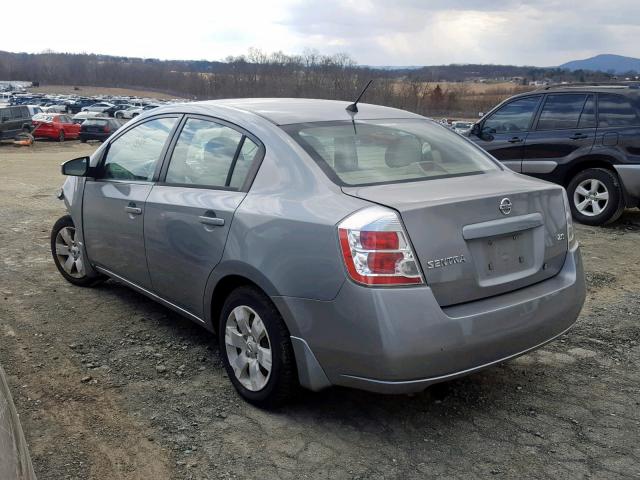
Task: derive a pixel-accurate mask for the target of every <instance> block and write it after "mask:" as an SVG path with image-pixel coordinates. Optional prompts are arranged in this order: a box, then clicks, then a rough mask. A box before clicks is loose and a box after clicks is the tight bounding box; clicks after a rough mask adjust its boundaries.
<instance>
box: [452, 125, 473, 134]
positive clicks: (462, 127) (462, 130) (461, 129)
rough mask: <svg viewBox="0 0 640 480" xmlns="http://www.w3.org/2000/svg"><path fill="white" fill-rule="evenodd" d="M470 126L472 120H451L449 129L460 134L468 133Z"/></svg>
mask: <svg viewBox="0 0 640 480" xmlns="http://www.w3.org/2000/svg"><path fill="white" fill-rule="evenodd" d="M472 127H473V123H472V122H453V123H452V124H451V129H452V130H453V131H454V132H456V133H459V134H460V135H469V133H470V132H471V128H472Z"/></svg>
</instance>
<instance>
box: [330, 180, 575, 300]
mask: <svg viewBox="0 0 640 480" xmlns="http://www.w3.org/2000/svg"><path fill="white" fill-rule="evenodd" d="M342 189H343V191H344V193H346V194H347V195H351V196H354V197H358V198H361V199H365V200H368V201H371V202H374V203H377V204H380V205H384V206H387V207H391V208H393V209H395V210H397V211H398V212H399V213H400V216H401V218H402V221H403V223H404V225H405V228H406V229H407V233H408V234H409V238H410V240H411V242H412V244H413V247H414V250H415V254H416V256H417V257H418V259H419V261H420V264H421V267H422V270H423V272H424V274H425V277H426V281H427V284H428V285H429V286H430V287H431V289H432V291H433V293H434V295H435V297H436V299H437V300H438V302H439V303H440V305H442V306H450V305H455V304H459V303H464V302H469V301H473V300H477V299H480V298H485V297H490V296H493V295H499V294H502V293H506V292H509V291H512V290H516V289H518V288H522V287H525V286H527V285H531V284H533V283H536V282H540V281H542V280H545V279H547V278H550V277H552V276H554V275H556V274H557V273H558V272H559V271H560V269H561V268H562V265H563V264H564V258H565V255H566V251H567V240H566V234H567V232H566V228H567V227H566V216H565V207H564V200H563V193H562V188H561V187H559V186H557V185H553V184H550V183H544V182H541V181H539V180H535V179H531V178H527V177H524V176H521V175H515V174H513V173H510V172H500V171H497V172H488V173H484V174H479V175H468V176H462V177H456V178H447V179H432V180H428V181H421V182H406V183H394V184H386V185H373V186H362V187H342ZM501 204H502V206H503V208H502V209H501V208H500V206H501ZM509 204H510V208H508V205H509ZM507 210H508V211H507Z"/></svg>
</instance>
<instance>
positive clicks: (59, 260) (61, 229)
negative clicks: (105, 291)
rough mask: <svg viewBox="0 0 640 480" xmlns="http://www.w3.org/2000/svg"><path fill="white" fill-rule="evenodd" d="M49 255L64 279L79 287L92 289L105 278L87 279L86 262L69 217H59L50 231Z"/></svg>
mask: <svg viewBox="0 0 640 480" xmlns="http://www.w3.org/2000/svg"><path fill="white" fill-rule="evenodd" d="M51 254H52V255H53V261H54V263H55V264H56V267H57V268H58V271H59V272H60V273H61V274H62V276H63V277H64V279H65V280H66V281H68V282H70V283H73V284H74V285H78V286H81V287H93V286H95V285H97V284H98V283H101V282H103V281H104V280H106V277H104V276H102V275H100V276H98V277H89V276H87V274H86V268H85V265H86V260H85V258H84V256H83V254H82V249H81V248H80V246H79V245H78V243H77V242H76V227H75V225H74V224H73V220H72V219H71V216H69V215H65V216H64V217H60V218H59V219H58V221H57V222H56V223H55V224H54V225H53V228H52V229H51Z"/></svg>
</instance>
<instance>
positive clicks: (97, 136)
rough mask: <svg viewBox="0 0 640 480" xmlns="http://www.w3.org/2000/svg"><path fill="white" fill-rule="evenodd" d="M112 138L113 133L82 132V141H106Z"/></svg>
mask: <svg viewBox="0 0 640 480" xmlns="http://www.w3.org/2000/svg"><path fill="white" fill-rule="evenodd" d="M110 136H111V133H87V132H80V140H101V141H105V140H106V139H107V138H109V137H110Z"/></svg>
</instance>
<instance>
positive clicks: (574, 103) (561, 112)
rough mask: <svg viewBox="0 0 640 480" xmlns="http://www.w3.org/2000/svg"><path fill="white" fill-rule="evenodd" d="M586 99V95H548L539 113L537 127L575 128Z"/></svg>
mask: <svg viewBox="0 0 640 480" xmlns="http://www.w3.org/2000/svg"><path fill="white" fill-rule="evenodd" d="M586 100H587V96H586V95H578V94H555V95H548V96H547V99H546V101H545V102H544V106H543V107H542V112H541V113H540V118H539V120H538V128H537V129H538V130H566V129H571V128H576V127H577V126H578V122H579V121H580V115H581V114H582V110H583V108H584V105H585V101H586Z"/></svg>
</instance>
